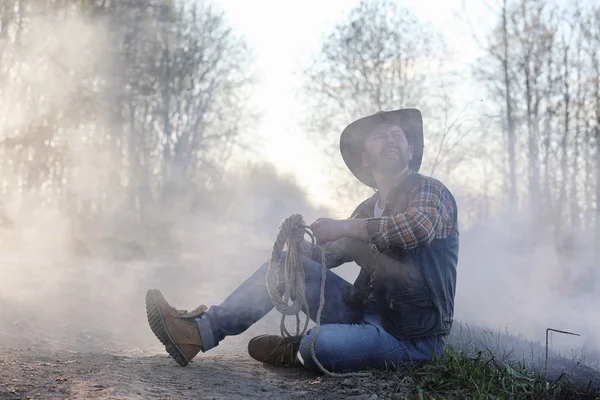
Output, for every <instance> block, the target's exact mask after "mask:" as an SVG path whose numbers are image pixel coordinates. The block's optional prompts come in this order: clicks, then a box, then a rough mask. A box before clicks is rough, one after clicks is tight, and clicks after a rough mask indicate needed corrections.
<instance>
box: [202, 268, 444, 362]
mask: <svg viewBox="0 0 600 400" xmlns="http://www.w3.org/2000/svg"><path fill="white" fill-rule="evenodd" d="M284 259H285V257H283V260H284ZM302 263H303V265H304V272H305V277H306V300H307V302H308V306H309V312H310V318H311V319H312V320H313V321H315V319H316V313H317V310H318V308H319V298H320V289H321V274H322V271H321V264H319V263H317V262H315V261H312V260H311V259H309V258H306V257H304V258H303V259H302ZM267 269H268V263H265V264H264V265H263V266H261V267H260V268H259V269H258V270H257V271H256V272H254V274H252V275H251V276H250V277H249V278H248V279H247V280H246V281H245V282H243V283H242V284H241V285H240V286H239V287H238V288H237V289H235V290H234V291H233V293H231V294H230V295H229V297H227V298H226V299H225V300H224V301H223V302H222V303H221V304H220V305H218V306H212V307H210V308H209V310H208V311H207V312H206V313H205V314H203V315H202V316H201V317H200V318H197V323H198V327H199V328H200V336H201V337H202V344H203V347H204V350H203V351H208V350H210V349H211V348H213V347H215V346H217V345H218V344H219V342H220V341H221V340H223V339H224V338H225V337H226V336H232V335H238V334H240V333H242V332H244V331H245V330H246V329H248V328H249V327H250V326H251V325H252V324H254V323H255V322H257V321H258V320H260V319H261V318H262V317H264V316H265V315H266V314H267V313H268V312H269V311H271V309H273V305H272V304H271V299H270V297H269V293H268V292H267V288H266V284H265V280H266V275H267ZM348 285H350V283H349V282H347V281H345V280H344V279H343V278H341V277H340V276H338V275H337V274H335V273H333V272H331V271H327V276H326V278H325V306H324V308H323V312H322V314H321V329H320V332H319V334H318V335H317V341H316V343H315V355H316V357H317V359H318V360H319V362H320V363H321V364H322V365H323V366H324V367H325V368H326V369H327V370H329V371H334V372H336V371H352V370H355V371H356V370H363V369H366V368H383V367H386V366H392V365H399V364H404V363H410V362H421V361H427V360H430V359H431V358H432V357H433V356H434V355H438V354H441V353H442V352H443V349H444V343H443V341H442V340H441V339H440V338H438V337H431V338H424V339H418V340H399V339H397V338H395V337H394V336H392V335H390V334H389V333H387V332H386V331H385V330H384V329H383V328H382V325H381V317H380V316H379V313H378V312H377V309H376V308H375V306H374V305H370V304H369V305H365V306H364V307H363V309H362V310H361V309H358V310H357V309H354V308H351V307H349V306H347V305H346V304H345V303H344V301H343V293H344V289H345V288H346V287H347V286H348ZM313 334H314V330H313V329H311V330H309V331H308V332H307V333H306V335H305V336H303V338H302V340H301V342H300V348H299V351H298V353H299V354H298V356H297V357H298V359H299V360H300V361H301V363H302V364H303V365H304V366H305V367H307V368H316V365H315V364H314V362H313V359H312V356H311V352H310V344H311V342H312V339H313Z"/></svg>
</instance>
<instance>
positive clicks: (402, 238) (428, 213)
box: [357, 172, 456, 252]
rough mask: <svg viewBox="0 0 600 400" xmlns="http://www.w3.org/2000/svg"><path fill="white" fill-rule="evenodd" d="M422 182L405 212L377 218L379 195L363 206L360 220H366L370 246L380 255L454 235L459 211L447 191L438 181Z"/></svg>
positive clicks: (412, 195)
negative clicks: (393, 249)
mask: <svg viewBox="0 0 600 400" xmlns="http://www.w3.org/2000/svg"><path fill="white" fill-rule="evenodd" d="M410 174H414V172H410ZM422 178H423V179H420V180H419V183H418V184H417V185H416V186H415V187H414V188H413V189H412V190H411V193H410V197H409V199H410V200H409V203H408V209H407V210H406V211H405V212H403V213H400V214H395V215H385V214H386V211H387V210H384V215H383V216H381V217H379V218H374V217H373V212H374V210H373V209H374V206H375V204H376V202H377V201H378V200H379V193H376V194H375V195H374V196H373V197H371V198H370V199H369V200H367V201H366V202H365V203H363V205H362V207H360V210H358V213H357V214H358V218H361V217H362V218H367V230H368V232H369V236H370V237H371V242H372V243H373V244H375V246H377V250H379V251H380V252H384V251H386V250H387V249H389V248H390V247H399V248H401V249H404V250H410V249H414V248H417V247H420V246H427V245H429V244H430V243H431V242H432V241H433V240H434V239H436V238H438V239H443V238H446V237H448V235H450V233H451V232H452V229H453V228H454V214H455V212H456V210H455V209H454V204H453V202H452V200H451V199H450V197H449V195H450V193H449V191H448V189H447V188H446V187H445V186H444V185H443V184H442V183H441V182H440V181H438V180H436V179H433V178H430V177H422ZM404 179H408V177H405V178H404ZM404 179H403V180H402V181H404ZM401 183H402V182H398V183H397V184H396V185H395V186H394V189H393V190H397V188H398V186H399V185H400V184H401ZM390 194H391V193H390Z"/></svg>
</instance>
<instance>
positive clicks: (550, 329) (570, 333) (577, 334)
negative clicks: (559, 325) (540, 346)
mask: <svg viewBox="0 0 600 400" xmlns="http://www.w3.org/2000/svg"><path fill="white" fill-rule="evenodd" d="M549 331H552V332H558V333H564V334H565V335H573V336H581V335H580V334H579V333H573V332H567V331H560V330H558V329H553V328H548V329H546V367H545V370H546V377H548V332H549Z"/></svg>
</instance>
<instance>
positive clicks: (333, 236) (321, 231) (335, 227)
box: [310, 218, 344, 244]
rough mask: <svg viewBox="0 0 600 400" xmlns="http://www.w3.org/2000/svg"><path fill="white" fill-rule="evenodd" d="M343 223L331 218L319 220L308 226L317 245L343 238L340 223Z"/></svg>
mask: <svg viewBox="0 0 600 400" xmlns="http://www.w3.org/2000/svg"><path fill="white" fill-rule="evenodd" d="M343 222H344V221H342V220H338V219H332V218H319V219H318V220H316V221H315V222H313V223H312V224H311V225H310V230H311V231H312V232H313V235H315V240H316V241H317V244H323V243H327V242H333V241H335V240H338V239H340V238H341V237H342V236H343V232H342V229H343V227H342V223H343Z"/></svg>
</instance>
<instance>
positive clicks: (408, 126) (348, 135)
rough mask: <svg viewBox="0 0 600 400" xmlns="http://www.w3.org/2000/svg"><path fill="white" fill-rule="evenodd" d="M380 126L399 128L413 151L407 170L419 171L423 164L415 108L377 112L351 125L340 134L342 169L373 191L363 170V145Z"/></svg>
mask: <svg viewBox="0 0 600 400" xmlns="http://www.w3.org/2000/svg"><path fill="white" fill-rule="evenodd" d="M381 124H389V125H396V126H399V127H400V128H401V129H402V130H403V131H404V134H405V135H406V140H407V141H408V144H410V145H411V146H412V148H413V157H412V160H411V161H410V163H409V164H408V167H409V168H410V169H412V170H413V171H415V172H417V171H419V168H420V167H421V161H422V160H423V147H424V145H423V117H422V115H421V112H420V111H419V110H417V109H416V108H404V109H401V110H394V111H380V112H378V113H375V114H373V115H369V116H368V117H364V118H361V119H358V120H356V121H354V122H352V123H351V124H350V125H348V126H347V127H346V129H344V130H343V131H342V135H341V137H340V151H341V152H342V158H343V159H344V162H345V163H346V166H347V167H348V168H349V169H350V171H351V172H352V173H353V174H354V176H356V177H357V178H358V179H359V180H360V181H361V182H362V183H364V184H365V185H367V186H370V187H372V188H376V182H375V177H374V176H373V174H372V173H371V170H370V169H369V168H366V167H365V166H363V160H362V152H363V143H364V140H365V138H366V137H367V135H368V134H369V133H370V132H371V131H372V129H373V128H374V127H376V126H377V125H381Z"/></svg>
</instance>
